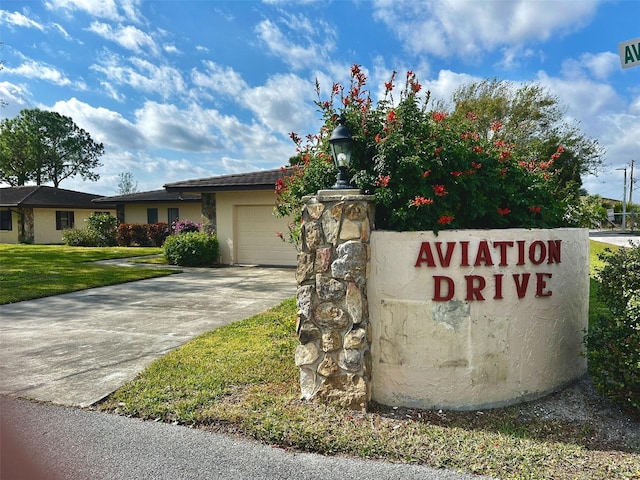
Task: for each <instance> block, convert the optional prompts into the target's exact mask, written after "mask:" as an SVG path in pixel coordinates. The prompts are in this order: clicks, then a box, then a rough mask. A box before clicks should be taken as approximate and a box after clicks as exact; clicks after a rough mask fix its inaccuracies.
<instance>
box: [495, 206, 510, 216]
mask: <svg viewBox="0 0 640 480" xmlns="http://www.w3.org/2000/svg"><path fill="white" fill-rule="evenodd" d="M509 213H511V210H509V209H508V208H500V207H498V215H508V214H509Z"/></svg>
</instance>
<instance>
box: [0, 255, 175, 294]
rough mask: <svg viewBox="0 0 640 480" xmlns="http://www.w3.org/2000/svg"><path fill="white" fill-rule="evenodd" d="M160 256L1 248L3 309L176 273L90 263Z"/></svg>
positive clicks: (0, 265)
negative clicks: (15, 303) (9, 304)
mask: <svg viewBox="0 0 640 480" xmlns="http://www.w3.org/2000/svg"><path fill="white" fill-rule="evenodd" d="M159 253H162V249H160V248H128V247H66V246H61V245H0V305H2V304H7V303H14V302H20V301H22V300H30V299H34V298H42V297H48V296H51V295H59V294H61V293H68V292H74V291H77V290H84V289H87V288H94V287H102V286H105V285H115V284H119V283H125V282H132V281H135V280H142V279H145V278H153V277H159V276H164V275H169V274H172V273H176V270H170V269H158V268H130V267H119V266H114V265H96V264H93V263H91V262H95V261H98V260H110V259H115V258H127V257H136V256H141V255H153V254H159Z"/></svg>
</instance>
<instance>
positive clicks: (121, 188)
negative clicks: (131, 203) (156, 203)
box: [118, 172, 138, 195]
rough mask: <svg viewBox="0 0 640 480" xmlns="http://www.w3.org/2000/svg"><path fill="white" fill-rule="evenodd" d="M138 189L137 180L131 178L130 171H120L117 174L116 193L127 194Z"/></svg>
mask: <svg viewBox="0 0 640 480" xmlns="http://www.w3.org/2000/svg"><path fill="white" fill-rule="evenodd" d="M137 191H138V182H136V181H135V180H134V179H133V174H132V173H131V172H121V173H120V174H119V175H118V194H120V195H127V194H129V193H136V192H137Z"/></svg>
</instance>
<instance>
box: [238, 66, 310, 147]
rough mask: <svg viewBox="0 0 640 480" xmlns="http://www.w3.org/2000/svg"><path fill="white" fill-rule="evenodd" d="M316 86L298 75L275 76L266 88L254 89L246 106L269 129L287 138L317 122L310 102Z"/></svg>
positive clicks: (250, 92)
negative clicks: (293, 132) (289, 134)
mask: <svg viewBox="0 0 640 480" xmlns="http://www.w3.org/2000/svg"><path fill="white" fill-rule="evenodd" d="M313 91H314V86H313V84H312V83H311V82H308V81H307V80H304V79H302V78H300V77H298V76H297V75H295V74H286V75H274V76H273V77H270V78H269V79H268V80H267V82H266V84H265V85H264V86H260V87H256V88H252V89H251V90H248V91H246V93H245V94H244V95H243V102H244V104H245V106H246V107H247V108H249V109H250V110H251V111H252V112H254V113H255V114H256V116H257V118H258V119H259V120H260V121H261V122H262V123H263V124H264V125H267V126H268V127H269V128H271V129H273V130H275V131H276V132H278V133H281V134H283V135H287V134H288V133H289V132H292V131H295V132H299V131H301V129H303V128H306V127H308V126H309V125H310V124H311V123H313V121H314V119H315V118H316V116H317V115H316V112H315V109H314V108H313V106H312V104H311V102H310V101H309V100H311V99H312V95H313Z"/></svg>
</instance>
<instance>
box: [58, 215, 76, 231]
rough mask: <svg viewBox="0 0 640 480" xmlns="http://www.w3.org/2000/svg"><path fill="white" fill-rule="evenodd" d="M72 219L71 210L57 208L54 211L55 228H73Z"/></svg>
mask: <svg viewBox="0 0 640 480" xmlns="http://www.w3.org/2000/svg"><path fill="white" fill-rule="evenodd" d="M73 225H74V219H73V212H72V211H65V210H57V211H56V230H64V229H66V228H73Z"/></svg>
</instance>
